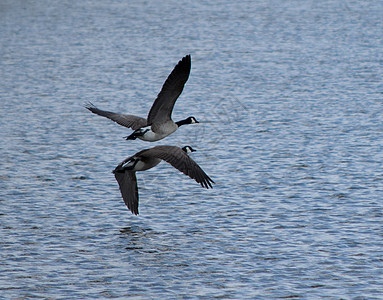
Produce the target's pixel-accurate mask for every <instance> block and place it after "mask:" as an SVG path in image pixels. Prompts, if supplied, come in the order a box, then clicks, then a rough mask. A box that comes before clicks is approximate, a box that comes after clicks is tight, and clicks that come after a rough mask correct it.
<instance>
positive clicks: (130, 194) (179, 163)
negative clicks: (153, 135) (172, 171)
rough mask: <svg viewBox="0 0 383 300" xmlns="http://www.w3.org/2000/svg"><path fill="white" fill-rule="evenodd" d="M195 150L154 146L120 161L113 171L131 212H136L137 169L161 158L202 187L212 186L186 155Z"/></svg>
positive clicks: (142, 168)
mask: <svg viewBox="0 0 383 300" xmlns="http://www.w3.org/2000/svg"><path fill="white" fill-rule="evenodd" d="M192 151H195V150H194V149H192V148H191V147H190V146H186V147H183V148H179V147H175V146H156V147H153V148H150V149H145V150H142V151H140V152H137V153H136V154H134V155H133V156H130V157H128V158H127V159H125V160H124V161H122V162H121V163H120V164H119V165H118V166H117V167H116V168H115V169H114V171H113V173H114V175H115V177H116V180H117V182H118V184H119V186H120V191H121V195H122V198H123V199H124V202H125V204H126V206H127V207H128V208H129V209H130V210H131V212H132V213H134V214H136V215H137V214H138V188H137V179H136V172H137V171H145V170H148V169H150V168H153V167H155V166H156V165H158V164H159V163H160V162H161V160H164V161H166V162H168V163H169V164H171V165H172V166H173V167H174V168H176V169H178V170H179V171H181V172H182V173H184V174H185V175H187V176H189V177H190V178H192V179H194V180H195V181H196V182H198V183H199V184H201V186H202V187H205V188H207V189H208V188H212V183H214V181H213V180H212V179H211V178H210V177H209V176H208V175H207V174H206V173H205V172H204V171H203V170H202V169H201V167H200V166H199V165H198V164H197V163H196V162H195V161H194V160H193V159H191V158H190V157H189V156H188V155H187V152H192Z"/></svg>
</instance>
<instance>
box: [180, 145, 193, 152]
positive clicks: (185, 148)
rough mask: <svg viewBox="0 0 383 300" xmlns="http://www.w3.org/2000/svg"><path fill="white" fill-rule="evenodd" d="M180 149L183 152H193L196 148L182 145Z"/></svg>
mask: <svg viewBox="0 0 383 300" xmlns="http://www.w3.org/2000/svg"><path fill="white" fill-rule="evenodd" d="M182 150H183V151H184V152H185V153H192V152H195V151H196V150H194V149H193V148H192V147H191V146H185V147H182Z"/></svg>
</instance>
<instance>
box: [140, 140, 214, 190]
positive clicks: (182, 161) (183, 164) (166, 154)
mask: <svg viewBox="0 0 383 300" xmlns="http://www.w3.org/2000/svg"><path fill="white" fill-rule="evenodd" d="M140 156H148V157H156V158H160V159H162V160H164V161H166V162H168V163H169V164H171V165H172V166H173V167H174V168H176V169H178V170H179V171H181V172H182V173H184V174H185V175H187V176H189V177H190V178H192V179H194V180H195V181H197V182H198V183H199V184H200V185H201V186H202V187H205V188H207V189H208V188H213V187H212V185H211V184H212V183H214V181H213V180H212V179H211V178H210V177H209V176H208V175H207V174H206V173H205V172H204V171H203V170H202V169H201V167H200V166H199V165H198V164H197V163H196V162H195V161H194V160H193V159H191V158H190V157H189V155H187V154H186V153H185V152H184V151H183V150H182V149H181V148H179V147H175V146H156V147H153V148H151V149H147V150H144V151H141V152H140Z"/></svg>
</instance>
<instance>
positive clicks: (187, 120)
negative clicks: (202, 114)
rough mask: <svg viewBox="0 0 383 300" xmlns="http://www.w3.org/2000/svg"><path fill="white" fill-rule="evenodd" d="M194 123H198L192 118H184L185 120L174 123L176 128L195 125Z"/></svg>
mask: <svg viewBox="0 0 383 300" xmlns="http://www.w3.org/2000/svg"><path fill="white" fill-rule="evenodd" d="M195 123H199V122H198V121H197V119H196V118H194V117H189V118H186V119H185V120H181V121H178V122H176V124H177V126H178V127H180V126H182V125H187V124H195Z"/></svg>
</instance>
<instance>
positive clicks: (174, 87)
mask: <svg viewBox="0 0 383 300" xmlns="http://www.w3.org/2000/svg"><path fill="white" fill-rule="evenodd" d="M190 68H191V57H190V55H186V56H185V57H184V58H182V60H180V61H179V62H178V64H177V65H176V66H175V67H174V69H173V71H172V72H171V73H170V75H169V76H168V78H167V79H166V81H165V83H164V84H163V86H162V89H161V91H160V93H159V94H158V96H157V98H156V100H155V101H154V103H153V105H152V108H151V109H150V111H149V114H148V117H147V119H145V118H141V117H137V116H133V115H124V114H119V113H114V112H111V111H106V110H101V109H98V108H97V107H96V106H94V105H93V104H92V103H91V102H88V103H87V104H86V105H85V108H87V109H89V110H90V111H91V112H92V113H95V114H97V115H100V116H103V117H106V118H108V119H111V120H112V121H114V122H116V123H117V124H120V125H122V126H125V127H128V128H131V129H133V130H134V132H133V133H132V134H131V135H130V136H128V137H127V139H136V138H139V139H141V140H144V141H150V142H153V141H158V140H160V139H163V138H164V137H166V136H168V135H170V134H172V133H173V132H174V131H176V130H177V129H178V127H179V126H181V125H185V124H193V123H198V121H197V120H196V119H195V118H194V117H189V118H187V119H185V120H181V121H178V122H174V121H173V120H172V118H171V115H172V111H173V108H174V104H175V103H176V100H177V99H178V97H179V95H180V94H181V93H182V91H183V88H184V86H185V83H186V81H187V80H188V78H189V74H190ZM149 126H150V128H149ZM144 127H147V128H144Z"/></svg>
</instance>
